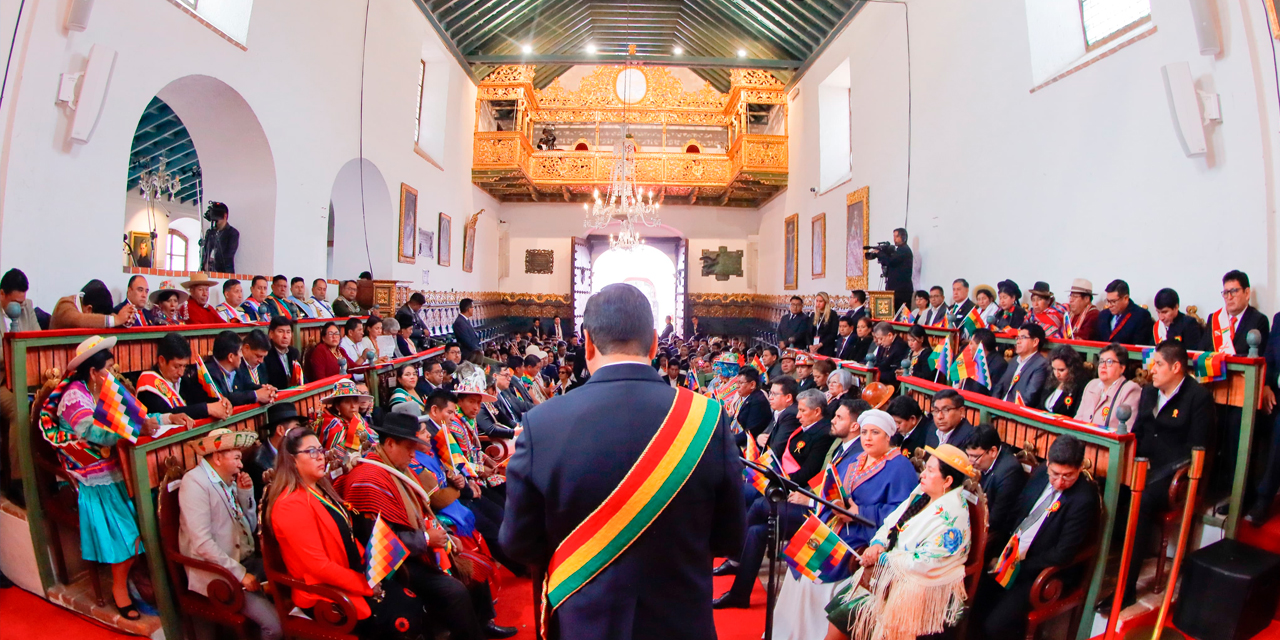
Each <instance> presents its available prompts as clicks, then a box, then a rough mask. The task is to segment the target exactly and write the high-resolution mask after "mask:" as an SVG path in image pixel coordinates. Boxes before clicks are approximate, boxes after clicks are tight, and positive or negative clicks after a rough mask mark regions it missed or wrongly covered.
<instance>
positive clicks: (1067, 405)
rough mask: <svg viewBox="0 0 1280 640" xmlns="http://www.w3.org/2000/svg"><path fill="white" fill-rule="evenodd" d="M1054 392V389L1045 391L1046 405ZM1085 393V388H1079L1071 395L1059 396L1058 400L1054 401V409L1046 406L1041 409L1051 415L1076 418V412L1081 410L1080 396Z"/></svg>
mask: <svg viewBox="0 0 1280 640" xmlns="http://www.w3.org/2000/svg"><path fill="white" fill-rule="evenodd" d="M1053 391H1054V389H1047V390H1045V394H1044V401H1045V402H1046V403H1047V402H1049V395H1050V394H1052V393H1053ZM1083 393H1084V387H1077V388H1076V389H1075V390H1074V391H1072V392H1070V393H1063V394H1062V395H1060V396H1058V399H1057V400H1055V401H1054V403H1053V406H1052V407H1048V406H1046V407H1041V408H1042V409H1044V410H1045V411H1048V412H1049V413H1056V414H1058V415H1060V416H1067V417H1069V418H1074V417H1075V416H1076V410H1077V409H1079V408H1080V396H1081V395H1082V394H1083Z"/></svg>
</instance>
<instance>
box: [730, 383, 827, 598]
mask: <svg viewBox="0 0 1280 640" xmlns="http://www.w3.org/2000/svg"><path fill="white" fill-rule="evenodd" d="M796 400H797V403H796V404H797V413H796V417H797V419H798V421H799V423H800V428H798V429H796V430H795V431H794V432H792V434H791V437H790V438H789V439H788V441H787V442H786V449H785V450H784V453H783V455H782V457H781V458H779V459H778V461H779V464H778V466H779V467H781V469H782V471H783V473H785V474H786V475H787V477H788V478H790V479H791V481H792V482H795V483H796V484H799V485H801V486H804V485H807V484H808V483H809V480H810V479H811V478H813V477H814V476H815V475H817V474H818V472H820V471H822V465H823V464H824V463H825V462H826V454H827V451H829V450H830V449H831V445H832V444H833V443H834V442H835V436H833V435H831V421H830V420H827V419H826V418H825V417H824V413H825V411H826V406H827V399H826V397H825V396H823V395H822V392H821V391H818V390H816V389H810V390H808V391H803V392H801V393H800V396H799V397H798V398H797V399H796ZM770 510H771V509H770V506H769V502H768V501H767V500H765V499H764V497H763V496H760V495H759V494H758V493H757V494H756V496H755V500H754V501H753V502H752V503H751V509H750V510H749V511H748V513H747V527H748V528H747V541H746V544H745V546H743V548H742V555H740V556H739V557H738V564H737V566H736V567H733V568H732V573H733V574H734V577H733V586H732V587H730V588H729V590H728V591H726V592H725V593H724V594H723V595H721V596H720V597H718V598H716V599H715V602H714V603H713V605H712V606H714V607H715V608H716V609H746V608H748V607H750V606H751V591H752V589H754V588H755V583H756V579H757V576H758V575H759V573H760V565H761V564H763V563H764V557H765V547H766V546H767V544H766V543H767V541H768V521H769V512H770ZM808 511H809V507H808V504H807V503H806V504H804V505H799V504H792V503H790V502H788V503H784V504H782V505H779V509H778V520H779V532H780V533H781V536H782V537H781V538H779V540H789V539H791V536H793V535H795V532H796V530H798V529H799V528H800V527H801V525H803V524H804V520H805V515H806V514H807V513H808ZM783 544H785V543H783ZM727 565H728V563H726V564H725V565H721V567H720V568H719V569H720V571H718V573H721V574H722V575H723V574H727V573H729V570H728V566H727Z"/></svg>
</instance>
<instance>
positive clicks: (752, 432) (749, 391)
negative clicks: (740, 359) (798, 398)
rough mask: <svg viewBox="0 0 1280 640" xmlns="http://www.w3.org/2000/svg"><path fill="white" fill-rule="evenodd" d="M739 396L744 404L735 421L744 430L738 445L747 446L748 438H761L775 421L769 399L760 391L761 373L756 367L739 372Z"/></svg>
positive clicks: (739, 409) (740, 406)
mask: <svg viewBox="0 0 1280 640" xmlns="http://www.w3.org/2000/svg"><path fill="white" fill-rule="evenodd" d="M738 395H739V396H741V397H742V404H740V405H738V414H737V415H736V416H734V418H733V419H734V421H735V422H736V423H737V424H738V426H739V427H740V428H741V429H742V437H741V438H738V440H739V442H738V445H739V446H746V444H747V443H746V438H756V437H759V436H760V434H762V433H764V430H765V429H766V428H767V427H768V426H769V423H770V422H772V421H773V409H772V408H771V407H770V406H769V397H768V396H766V395H765V393H764V391H762V390H761V389H760V372H758V371H756V369H755V367H751V366H746V367H742V368H741V369H739V370H738Z"/></svg>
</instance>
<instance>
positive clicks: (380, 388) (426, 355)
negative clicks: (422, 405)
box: [349, 347, 444, 407]
mask: <svg viewBox="0 0 1280 640" xmlns="http://www.w3.org/2000/svg"><path fill="white" fill-rule="evenodd" d="M443 355H444V347H434V348H431V349H424V350H423V351H419V352H418V353H415V354H413V355H411V356H405V357H403V358H396V359H394V360H390V361H388V362H383V363H380V364H366V365H361V366H358V367H352V368H351V371H350V372H349V373H351V374H357V373H362V374H364V383H365V384H366V385H367V386H368V387H369V395H372V396H373V404H374V406H376V407H386V406H387V402H388V401H389V400H390V399H391V394H392V393H393V389H395V385H394V384H393V382H394V380H395V377H396V373H395V372H396V370H397V369H399V368H400V366H401V365H406V364H410V363H419V362H425V361H427V360H430V359H431V358H439V357H441V356H443ZM423 399H424V400H425V399H426V398H423Z"/></svg>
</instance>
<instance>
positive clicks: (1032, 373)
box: [991, 322, 1150, 407]
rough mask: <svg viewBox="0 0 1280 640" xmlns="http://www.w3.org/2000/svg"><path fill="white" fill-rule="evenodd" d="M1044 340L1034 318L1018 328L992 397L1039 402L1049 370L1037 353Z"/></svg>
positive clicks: (1035, 404) (1046, 362) (1029, 404)
mask: <svg viewBox="0 0 1280 640" xmlns="http://www.w3.org/2000/svg"><path fill="white" fill-rule="evenodd" d="M1149 328H1150V327H1148V329H1149ZM1044 341H1045V335H1044V327H1042V326H1040V325H1038V324H1036V323H1034V322H1028V323H1026V324H1024V325H1022V326H1021V327H1020V328H1019V329H1018V339H1017V341H1016V342H1014V344H1013V350H1014V353H1015V354H1017V357H1016V358H1014V361H1013V362H1011V363H1009V366H1008V367H1007V368H1006V369H1005V370H1004V375H1002V376H1000V380H999V381H998V382H996V386H994V387H992V389H991V397H993V398H997V399H1000V400H1004V401H1006V402H1017V401H1018V398H1022V403H1023V404H1025V405H1026V406H1028V407H1038V406H1040V402H1041V400H1043V399H1044V394H1045V389H1046V386H1045V381H1047V380H1048V379H1049V374H1050V366H1049V361H1048V360H1046V359H1045V357H1044V356H1042V355H1040V345H1042V344H1044Z"/></svg>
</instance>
